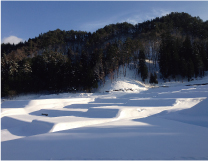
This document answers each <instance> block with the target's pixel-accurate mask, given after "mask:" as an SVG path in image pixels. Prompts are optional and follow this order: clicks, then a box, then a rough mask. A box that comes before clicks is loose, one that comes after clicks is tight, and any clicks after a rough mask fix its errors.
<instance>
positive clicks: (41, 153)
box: [1, 68, 208, 160]
mask: <svg viewBox="0 0 208 161" xmlns="http://www.w3.org/2000/svg"><path fill="white" fill-rule="evenodd" d="M127 70H129V69H128V68H127ZM134 76H135V75H134V71H132V70H129V71H127V76H126V77H123V76H122V75H119V76H118V78H116V80H114V81H113V82H112V83H111V80H107V81H106V84H105V85H104V86H103V87H100V88H99V92H97V93H77V94H69V93H63V94H59V95H56V94H53V95H38V96H37V95H36V96H31V95H30V96H28V97H27V96H22V97H19V98H16V99H14V100H4V101H2V103H1V148H2V150H1V156H2V159H9V160H24V159H26V160H39V159H41V160H48V159H52V160H62V159H67V160H71V159H74V160H76V159H79V160H83V159H84V160H85V159H89V160H92V159H96V160H99V159H106V160H114V159H116V160H121V159H122V160H123V159H128V160H131V159H132V160H135V159H136V160H139V159H143V160H149V159H151V160H152V159H153V160H155V159H160V160H164V159H165V160H167V159H172V160H175V159H177V160H186V159H191V160H192V159H197V160H204V159H206V160H207V159H208V153H207V151H208V139H207V136H208V99H207V96H208V85H197V86H185V85H186V84H185V83H183V84H182V83H177V82H174V83H172V84H171V83H165V84H164V85H166V86H169V87H166V88H164V87H158V88H150V86H148V85H147V84H145V85H144V84H143V83H141V82H139V81H135V80H134V79H133V78H134ZM201 82H208V79H207V77H205V79H202V80H197V81H195V82H193V84H194V83H201ZM191 83H192V82H191ZM159 86H160V85H159ZM120 89H121V90H120ZM127 89H132V90H127ZM105 91H108V92H105ZM42 114H48V116H45V115H42Z"/></svg>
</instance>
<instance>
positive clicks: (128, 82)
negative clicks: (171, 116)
mask: <svg viewBox="0 0 208 161" xmlns="http://www.w3.org/2000/svg"><path fill="white" fill-rule="evenodd" d="M130 65H131V64H130ZM130 65H129V66H128V65H126V66H125V67H123V66H120V68H119V69H118V71H115V73H114V76H113V78H112V77H111V76H110V75H109V76H107V77H106V80H105V83H104V84H103V85H101V86H100V87H99V89H98V92H102V93H103V92H119V91H120V92H137V93H138V92H141V91H146V90H148V88H147V86H146V85H145V84H143V83H141V82H140V81H138V80H140V79H141V78H139V76H138V74H137V71H136V69H134V68H133V69H132V68H130Z"/></svg>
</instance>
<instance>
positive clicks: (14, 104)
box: [1, 100, 31, 108]
mask: <svg viewBox="0 0 208 161" xmlns="http://www.w3.org/2000/svg"><path fill="white" fill-rule="evenodd" d="M30 101H31V100H9V101H4V102H3V103H2V104H1V108H24V107H25V106H27V105H28V104H29V103H30Z"/></svg>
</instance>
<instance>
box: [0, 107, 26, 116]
mask: <svg viewBox="0 0 208 161" xmlns="http://www.w3.org/2000/svg"><path fill="white" fill-rule="evenodd" d="M22 114H28V113H27V112H26V110H25V108H7V109H1V118H2V117H5V116H11V115H22Z"/></svg>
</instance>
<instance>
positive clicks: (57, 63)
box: [1, 13, 208, 96]
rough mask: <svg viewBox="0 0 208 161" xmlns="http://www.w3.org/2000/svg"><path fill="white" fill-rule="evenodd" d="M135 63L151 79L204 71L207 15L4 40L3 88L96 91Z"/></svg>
mask: <svg viewBox="0 0 208 161" xmlns="http://www.w3.org/2000/svg"><path fill="white" fill-rule="evenodd" d="M146 60H151V61H152V62H153V64H154V65H155V67H156V66H157V65H159V71H157V70H156V69H154V68H153V69H150V68H149V67H148V66H147V64H146ZM130 63H131V65H132V64H133V67H134V68H135V69H137V71H138V74H139V75H140V76H141V79H142V80H143V81H144V82H145V80H147V79H148V80H149V83H157V77H158V76H160V77H161V78H163V79H164V80H165V81H167V80H170V79H175V80H176V78H178V77H181V78H182V79H181V81H183V80H184V79H187V80H188V81H191V79H192V78H193V77H196V78H197V77H203V76H204V72H205V71H207V70H208V21H205V22H203V21H202V20H201V19H200V18H199V17H192V16H191V15H189V14H187V13H170V14H168V15H166V16H163V17H160V18H159V17H157V18H155V19H153V20H149V21H145V22H143V23H139V24H136V25H132V24H129V23H127V22H124V23H117V24H110V25H107V26H105V27H104V28H101V29H98V30H97V31H96V32H94V33H90V32H83V31H73V30H70V31H62V30H60V29H57V30H55V31H49V32H47V33H43V34H42V33H41V34H40V35H39V36H38V37H35V38H32V39H29V40H28V41H25V42H24V43H23V42H20V43H19V44H17V45H14V44H1V94H2V96H8V95H14V94H19V93H33V92H34V93H37V92H44V91H47V92H56V93H58V92H73V91H91V90H93V89H96V88H97V87H98V85H99V84H104V83H105V78H106V76H107V75H108V76H109V77H110V78H111V80H113V79H114V77H116V74H117V71H118V68H119V67H120V66H123V69H124V70H125V68H126V66H127V65H129V64H130Z"/></svg>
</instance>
